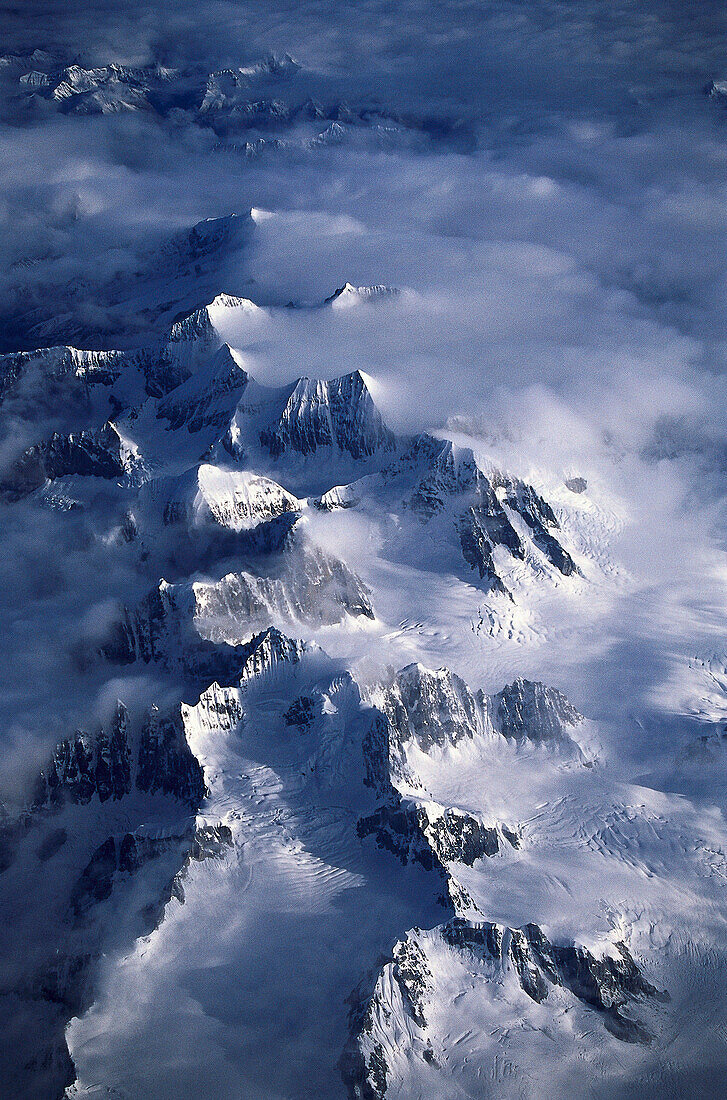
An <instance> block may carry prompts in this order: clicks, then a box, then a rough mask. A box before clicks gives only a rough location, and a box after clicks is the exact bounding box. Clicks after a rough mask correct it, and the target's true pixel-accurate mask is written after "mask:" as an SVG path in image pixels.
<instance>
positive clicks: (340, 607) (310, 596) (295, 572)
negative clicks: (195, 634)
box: [193, 547, 374, 642]
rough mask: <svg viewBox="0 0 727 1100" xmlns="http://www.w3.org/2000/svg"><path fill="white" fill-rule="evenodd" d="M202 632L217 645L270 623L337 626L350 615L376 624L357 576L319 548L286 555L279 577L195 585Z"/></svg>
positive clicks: (231, 577) (240, 576) (238, 576)
mask: <svg viewBox="0 0 727 1100" xmlns="http://www.w3.org/2000/svg"><path fill="white" fill-rule="evenodd" d="M193 590H194V598H195V604H196V611H195V615H196V618H197V621H198V623H199V627H198V629H199V630H200V632H201V633H203V634H204V636H205V637H206V638H208V639H209V640H210V641H213V642H223V641H230V640H231V639H233V638H234V637H235V636H239V634H240V631H241V628H242V629H243V631H244V627H243V626H242V624H248V623H262V622H269V621H270V620H271V619H273V620H274V619H280V618H282V619H286V620H294V621H295V620H300V621H303V622H311V623H336V622H340V621H341V620H342V619H343V618H344V616H345V615H351V616H353V617H363V618H366V619H373V617H374V613H373V609H372V607H371V603H370V601H369V592H368V589H367V588H366V587H365V586H364V585H363V583H362V582H361V581H360V580H359V578H358V577H357V576H356V574H355V573H353V572H352V571H351V570H350V569H349V568H348V566H346V565H344V563H343V562H341V561H338V560H337V559H336V558H332V557H330V556H329V555H327V554H325V553H324V552H323V551H322V550H319V549H317V548H315V547H313V548H310V549H301V550H298V552H297V553H296V552H292V553H290V554H288V555H286V561H285V563H284V568H283V571H282V573H281V574H280V576H277V577H269V576H268V577H266V576H262V577H261V576H255V575H253V574H252V573H247V572H243V573H230V574H228V575H227V576H225V577H223V578H222V579H221V580H220V581H217V582H216V583H214V584H208V583H195V584H194V585H193Z"/></svg>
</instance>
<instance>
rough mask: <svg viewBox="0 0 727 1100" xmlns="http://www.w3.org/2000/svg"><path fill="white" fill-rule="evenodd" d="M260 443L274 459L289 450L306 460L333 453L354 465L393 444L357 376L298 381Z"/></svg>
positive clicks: (364, 384)
mask: <svg viewBox="0 0 727 1100" xmlns="http://www.w3.org/2000/svg"><path fill="white" fill-rule="evenodd" d="M260 440H261V443H262V444H263V446H264V447H266V448H267V449H268V450H269V451H270V453H271V454H272V455H273V456H275V457H277V456H279V455H281V454H283V452H284V451H287V450H290V451H297V452H298V453H299V454H302V455H309V454H313V453H314V452H315V451H316V450H318V448H320V447H333V448H335V449H336V450H338V451H345V452H347V453H348V454H349V455H351V457H352V458H355V459H358V458H364V457H368V456H370V455H373V454H374V453H375V452H376V451H379V450H383V451H387V450H393V449H394V447H395V442H396V441H395V437H394V435H393V433H392V432H390V431H389V429H388V428H387V427H386V425H385V424H384V421H383V419H382V416H381V413H380V412H379V410H378V409H377V407H376V405H375V403H374V400H373V398H372V396H371V393H370V391H369V389H368V386H367V385H366V381H365V379H364V376H363V374H362V373H361V371H354V372H353V373H352V374H346V375H343V376H342V377H341V378H334V379H333V380H332V381H330V382H326V381H322V380H320V379H313V378H300V379H298V381H297V382H296V383H295V385H294V386H293V388H292V390H291V391H290V393H289V395H288V397H287V400H286V401H285V405H284V407H283V410H282V412H281V414H280V416H279V418H278V420H277V423H275V424H273V425H271V426H270V427H269V428H266V429H265V430H264V431H263V432H262V433H261V437H260Z"/></svg>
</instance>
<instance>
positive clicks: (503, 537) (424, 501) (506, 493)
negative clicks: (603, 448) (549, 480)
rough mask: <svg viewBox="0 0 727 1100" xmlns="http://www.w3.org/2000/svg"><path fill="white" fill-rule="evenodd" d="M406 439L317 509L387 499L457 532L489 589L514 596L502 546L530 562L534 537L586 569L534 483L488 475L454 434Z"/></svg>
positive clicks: (566, 571) (441, 534)
mask: <svg viewBox="0 0 727 1100" xmlns="http://www.w3.org/2000/svg"><path fill="white" fill-rule="evenodd" d="M407 442H408V446H407ZM399 444H400V446H401V447H402V448H404V449H403V451H402V453H400V454H399V456H398V457H397V458H395V459H394V461H393V462H392V463H390V464H389V465H388V466H385V467H384V468H383V469H382V470H380V472H379V474H377V475H376V476H374V477H364V478H362V479H360V480H359V481H357V482H353V483H352V484H350V485H345V486H336V487H334V488H333V489H331V490H329V491H328V492H327V493H324V494H323V495H322V496H321V497H319V498H317V499H316V501H315V504H316V506H317V507H319V508H321V509H322V510H326V511H333V510H335V509H338V508H352V507H356V506H358V505H360V504H362V503H363V504H364V505H366V506H368V507H370V508H374V509H376V508H377V507H380V506H381V503H380V498H381V497H384V498H386V499H387V501H389V500H390V502H391V505H392V506H394V507H396V506H397V504H398V506H399V507H400V508H401V509H403V511H405V512H408V513H411V514H412V515H413V516H415V517H416V518H417V519H418V520H419V521H420V522H421V523H423V524H427V525H431V528H430V529H431V530H432V531H436V536H437V538H441V539H442V540H443V541H445V542H447V543H449V542H450V541H451V540H452V536H454V538H455V539H456V544H457V545H458V546H459V550H460V552H461V554H462V557H463V558H464V561H465V562H466V563H467V565H468V566H469V567H470V568H471V569H473V570H475V571H476V572H477V573H478V575H479V578H480V580H481V581H482V582H483V584H484V586H486V588H487V589H488V591H492V592H498V593H500V594H507V590H506V587H505V584H504V582H503V580H502V578H501V577H500V576H499V574H498V572H497V566H496V563H495V558H494V552H495V549H496V548H497V547H502V548H503V549H504V550H506V551H507V552H508V553H509V554H511V555H512V556H513V557H515V558H517V559H518V560H521V561H522V560H524V559H525V558H526V549H527V546H528V545H529V543H530V542H532V544H533V546H535V547H537V549H538V551H539V552H540V553H542V554H543V555H544V556H545V558H546V559H547V560H548V561H549V562H550V564H551V565H553V566H554V567H555V568H556V569H557V570H558V571H559V572H560V573H562V574H563V575H564V576H570V575H572V574H573V573H578V571H579V570H578V567H577V566H576V563H575V562H574V560H573V559H572V557H571V556H570V554H569V553H568V552H567V551H566V550H565V549H564V548H563V546H561V544H560V542H559V541H558V539H557V538H556V536H555V534H553V532H557V531H558V529H559V524H558V520H557V517H556V515H555V513H554V512H553V509H552V508H551V507H550V505H549V504H548V503H547V502H546V501H545V500H544V499H543V498H542V497H541V496H539V495H538V493H537V492H536V491H535V489H534V488H533V487H532V486H531V485H527V484H526V483H525V482H523V481H521V480H520V479H517V478H511V477H508V476H506V475H503V474H501V473H499V472H498V471H491V472H490V473H485V472H484V471H483V470H482V469H480V467H479V466H478V464H477V461H476V459H475V456H474V454H473V452H472V451H471V450H470V449H469V448H466V447H464V448H463V447H458V446H456V445H455V444H454V443H452V442H450V441H449V440H446V439H445V440H442V439H435V438H434V437H433V436H430V435H427V434H426V433H424V434H422V435H420V436H418V437H417V438H416V439H414V440H410V441H406V440H399ZM520 521H522V522H523V524H524V525H525V529H526V530H525V531H524V532H522V533H520V532H519V531H518V530H517V529H516V523H519V522H520Z"/></svg>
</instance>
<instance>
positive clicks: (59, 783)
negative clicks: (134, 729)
mask: <svg viewBox="0 0 727 1100" xmlns="http://www.w3.org/2000/svg"><path fill="white" fill-rule="evenodd" d="M134 785H135V786H136V787H137V788H138V789H139V790H142V791H148V792H149V793H150V794H154V793H155V792H157V791H161V792H163V793H164V794H170V795H174V796H175V797H176V798H179V799H181V800H182V801H184V802H187V803H188V804H189V805H190V806H192V807H196V806H198V805H199V803H200V802H201V800H202V799H203V798H204V794H205V786H204V778H203V774H202V769H201V767H200V765H199V763H198V761H197V759H196V757H194V755H193V754H192V752H191V751H190V748H189V746H188V744H187V740H186V737H185V734H184V728H183V725H182V721H181V717H180V715H179V714H167V715H162V714H161V713H160V712H159V710H158V709H157V708H156V707H152V708H151V711H150V713H149V716H148V718H147V719H146V721H145V722H144V725H143V727H142V730H141V735H140V740H139V749H138V761H137V768H136V774H135V775H133V774H132V753H131V737H130V731H129V720H128V713H127V710H126V707H125V706H124V704H123V703H121V702H119V703H118V704H117V708H116V714H115V716H114V719H113V721H112V723H111V727H110V729H109V731H108V732H107V731H106V730H103V729H102V730H100V731H99V732H98V733H97V734H96V736H95V737H93V738H92V737H89V735H88V734H85V733H77V734H76V736H75V737H73V738H68V739H67V740H65V741H61V743H60V744H59V745H58V746H57V748H56V749H55V752H54V753H53V756H52V758H51V761H50V763H49V764H48V765H47V767H46V768H44V769H43V771H42V772H41V773H40V776H39V777H38V781H37V784H36V795H35V800H34V803H33V808H34V809H42V808H46V807H54V806H60V805H62V804H63V802H65V801H68V802H73V803H77V804H81V805H85V804H86V803H88V802H90V801H91V799H92V798H93V797H94V796H95V795H98V798H99V801H100V802H106V801H108V800H109V799H112V800H117V801H118V800H119V799H122V798H123V797H124V796H125V795H127V794H128V793H129V792H130V791H131V789H132V787H133V786H134Z"/></svg>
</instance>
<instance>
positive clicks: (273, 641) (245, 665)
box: [239, 627, 308, 684]
mask: <svg viewBox="0 0 727 1100" xmlns="http://www.w3.org/2000/svg"><path fill="white" fill-rule="evenodd" d="M307 649H308V646H307V645H306V644H305V642H299V641H293V640H292V639H291V638H286V636H285V635H284V634H281V632H280V631H279V630H276V628H275V627H270V628H269V629H268V630H263V631H262V632H261V633H260V634H255V635H254V637H252V638H251V639H250V641H249V642H247V643H246V645H243V646H240V647H239V654H240V658H241V663H240V673H239V680H240V683H241V684H244V683H246V682H248V681H250V680H254V679H256V678H257V677H258V676H262V675H263V674H264V673H266V672H270V671H272V670H273V669H275V668H277V666H278V665H279V664H292V665H295V664H297V663H298V661H300V659H301V657H302V656H303V654H304V653H305V652H306V650H307Z"/></svg>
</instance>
